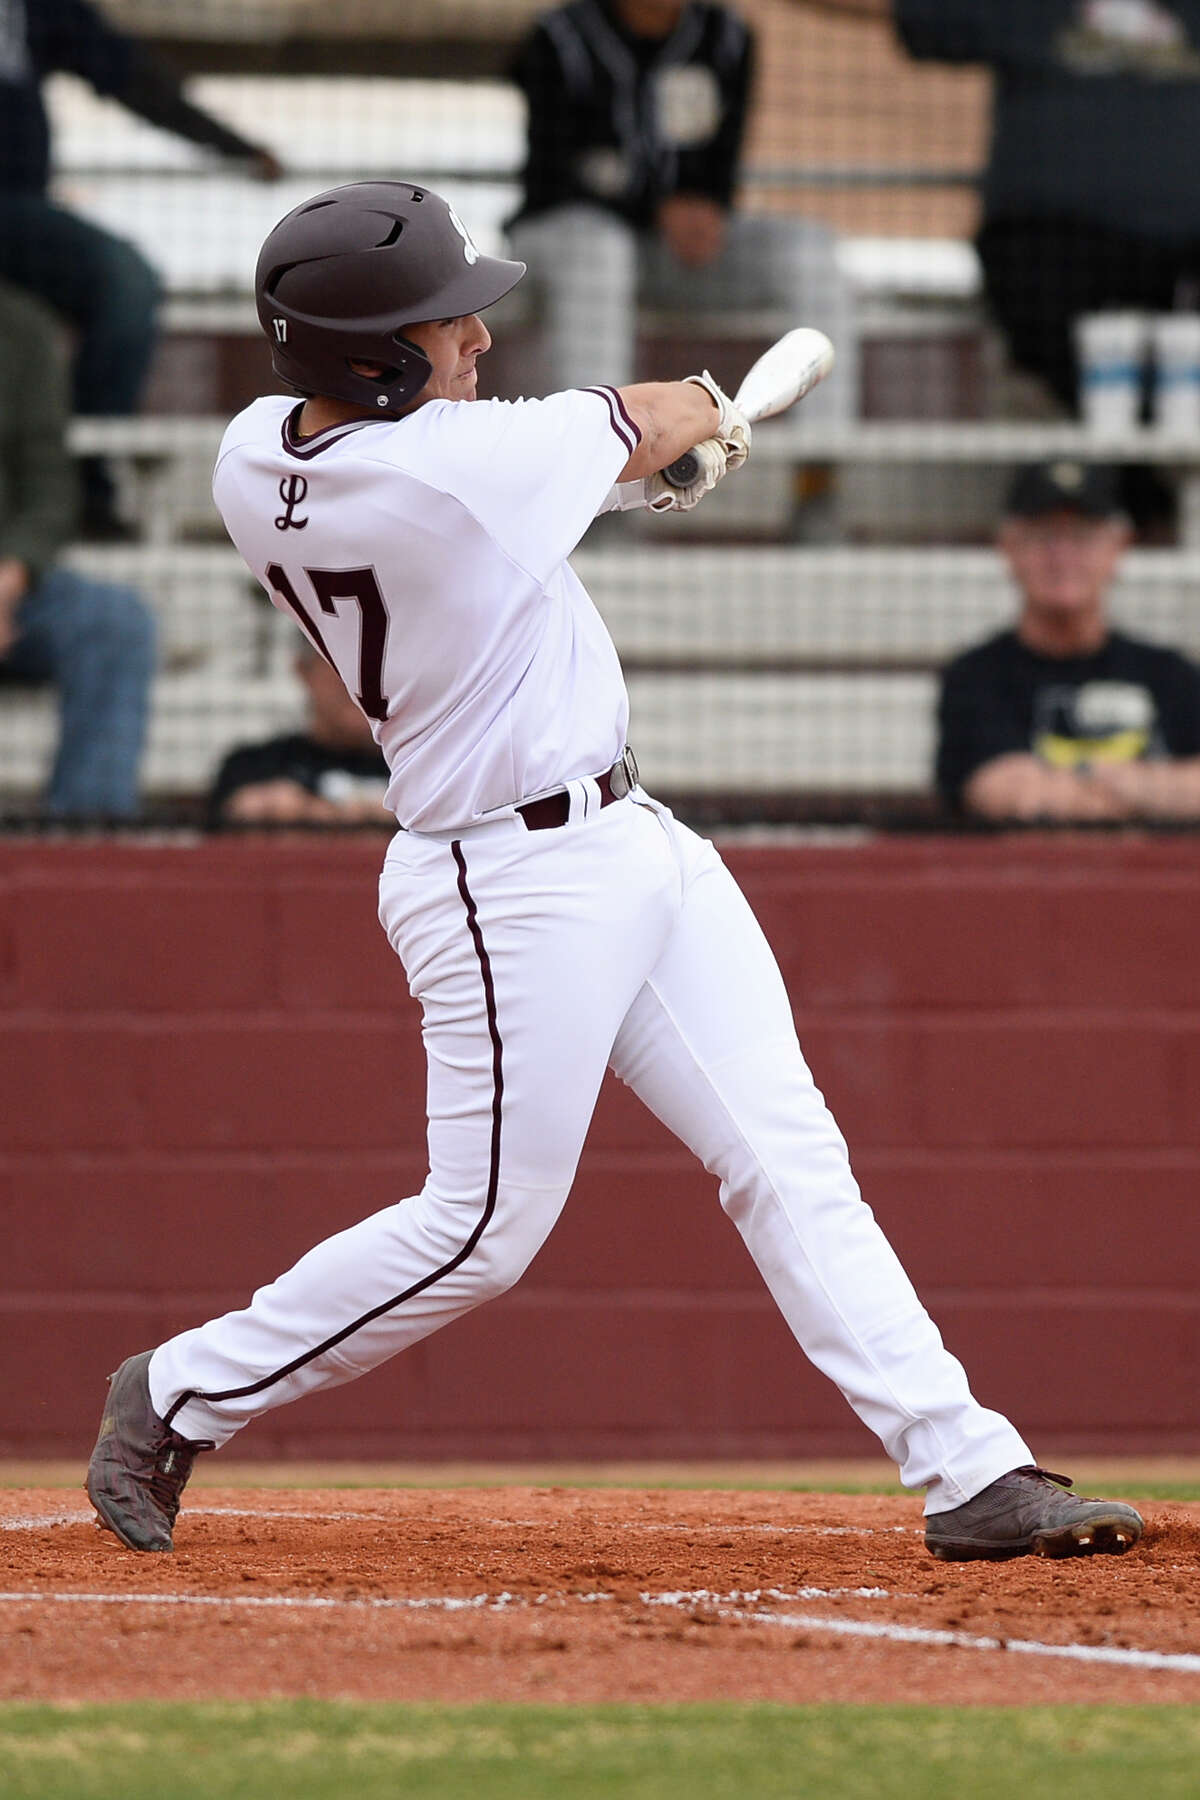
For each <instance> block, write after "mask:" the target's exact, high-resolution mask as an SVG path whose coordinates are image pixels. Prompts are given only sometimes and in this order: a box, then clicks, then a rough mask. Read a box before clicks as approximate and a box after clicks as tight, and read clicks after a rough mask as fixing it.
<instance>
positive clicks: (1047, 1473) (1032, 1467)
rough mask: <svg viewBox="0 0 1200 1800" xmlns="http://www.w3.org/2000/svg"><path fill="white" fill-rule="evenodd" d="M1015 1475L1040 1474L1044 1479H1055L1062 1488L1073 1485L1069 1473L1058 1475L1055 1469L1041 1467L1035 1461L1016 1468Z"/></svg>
mask: <svg viewBox="0 0 1200 1800" xmlns="http://www.w3.org/2000/svg"><path fill="white" fill-rule="evenodd" d="M1013 1474H1014V1475H1040V1476H1041V1478H1042V1480H1043V1481H1053V1482H1056V1483H1057V1485H1058V1486H1059V1487H1061V1488H1069V1487H1071V1486H1073V1485H1074V1484H1073V1482H1072V1479H1071V1477H1070V1476H1069V1475H1056V1474H1055V1473H1054V1471H1053V1469H1039V1468H1038V1467H1037V1465H1036V1464H1035V1463H1026V1464H1025V1466H1024V1467H1023V1468H1020V1469H1014V1470H1013Z"/></svg>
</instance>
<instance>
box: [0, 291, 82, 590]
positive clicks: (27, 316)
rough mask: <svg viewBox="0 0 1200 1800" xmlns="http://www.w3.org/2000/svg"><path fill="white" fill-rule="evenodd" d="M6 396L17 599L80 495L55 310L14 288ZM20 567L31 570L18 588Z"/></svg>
mask: <svg viewBox="0 0 1200 1800" xmlns="http://www.w3.org/2000/svg"><path fill="white" fill-rule="evenodd" d="M0 396H2V399H0V404H2V406H3V410H4V415H5V416H4V418H3V420H2V421H0V424H2V429H3V454H4V458H5V462H6V464H7V472H8V492H9V502H10V503H9V510H8V513H7V515H6V516H5V518H4V519H3V521H0V562H2V563H3V564H4V565H5V568H6V575H5V581H4V584H3V587H4V593H5V595H6V597H7V599H8V600H9V602H10V604H11V605H15V604H16V603H17V601H18V600H19V599H20V597H21V595H22V594H23V593H24V591H25V588H26V587H29V586H31V585H32V584H33V582H34V581H36V580H37V578H38V576H39V575H40V574H41V572H42V570H43V569H45V568H47V567H48V566H49V565H50V564H51V563H52V562H54V561H55V559H56V558H57V557H58V555H59V553H60V552H61V550H62V548H63V546H64V544H65V543H67V542H68V540H69V539H70V537H71V534H72V532H73V530H74V528H75V516H76V504H77V497H78V496H77V489H76V481H75V468H74V464H73V463H72V461H71V457H70V453H69V451H68V450H67V446H66V425H67V371H66V356H65V352H64V349H63V346H62V344H61V343H60V341H59V338H58V332H57V328H56V326H55V324H54V322H53V320H52V319H51V318H50V316H49V315H48V314H47V313H45V312H44V311H43V309H42V308H41V307H40V306H38V305H37V303H36V302H35V301H33V300H31V299H29V298H28V297H27V296H25V295H24V294H21V293H17V292H14V291H13V290H11V289H5V290H4V291H3V292H0ZM18 570H24V577H25V578H24V584H23V585H22V586H20V592H19V593H15V589H16V587H17V586H18V585H19V584H18V580H17V571H18Z"/></svg>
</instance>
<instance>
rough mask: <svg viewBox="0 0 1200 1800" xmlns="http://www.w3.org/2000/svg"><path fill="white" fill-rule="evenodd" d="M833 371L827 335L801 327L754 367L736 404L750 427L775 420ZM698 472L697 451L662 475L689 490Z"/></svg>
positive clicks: (680, 459) (742, 386) (737, 394)
mask: <svg viewBox="0 0 1200 1800" xmlns="http://www.w3.org/2000/svg"><path fill="white" fill-rule="evenodd" d="M832 367H833V345H832V344H831V343H830V341H829V339H828V338H827V337H826V336H825V333H824V332H823V331H815V330H814V329H813V328H812V327H811V326H809V325H798V326H797V327H796V329H795V330H794V331H788V332H785V333H784V335H783V337H781V338H780V339H779V340H778V342H777V343H774V344H772V345H771V348H770V349H769V350H764V351H763V353H762V355H761V356H760V357H759V359H758V361H757V362H755V363H752V364H751V366H750V368H749V369H748V370H747V372H746V375H745V377H744V378H743V381H742V385H741V386H740V387H739V388H738V391H737V393H736V394H735V395H734V397H733V403H734V405H735V406H736V407H737V409H738V411H739V412H741V413H743V414H744V415H745V417H746V418H747V419H748V420H749V422H750V424H751V425H753V424H756V423H757V421H758V420H759V419H770V418H773V417H774V415H775V414H776V413H781V412H786V411H787V409H788V407H789V406H794V405H795V404H796V402H797V400H803V398H804V396H805V394H810V393H811V392H812V390H813V388H815V387H816V385H817V383H818V382H819V381H824V379H825V377H826V376H827V375H828V373H829V371H830V369H832ZM699 472H700V462H699V458H698V457H697V455H696V453H695V451H693V450H685V451H684V453H683V455H682V456H678V457H676V459H675V461H674V462H673V463H671V464H670V465H669V466H668V467H667V468H665V469H664V470H663V471H662V474H663V479H664V480H665V481H667V482H669V483H670V485H671V486H672V487H676V488H686V487H690V486H691V484H692V482H694V481H695V479H696V477H697V475H698V474H699Z"/></svg>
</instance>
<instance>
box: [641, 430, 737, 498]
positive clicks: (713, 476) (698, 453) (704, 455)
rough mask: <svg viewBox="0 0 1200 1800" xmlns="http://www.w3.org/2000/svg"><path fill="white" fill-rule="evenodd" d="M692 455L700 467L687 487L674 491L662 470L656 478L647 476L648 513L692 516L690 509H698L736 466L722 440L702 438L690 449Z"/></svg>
mask: <svg viewBox="0 0 1200 1800" xmlns="http://www.w3.org/2000/svg"><path fill="white" fill-rule="evenodd" d="M691 453H692V455H693V456H694V457H695V459H696V462H697V463H698V465H699V467H698V470H697V473H696V475H695V477H694V478H693V480H691V481H690V482H689V483H688V485H687V486H686V487H675V486H674V485H673V484H672V483H671V482H669V481H668V480H667V476H666V472H665V470H662V469H660V470H659V471H658V473H657V474H656V475H647V477H646V482H645V487H646V505H647V506H648V507H649V508H650V510H651V512H691V510H692V508H693V506H699V504H700V502H701V500H703V498H704V496H705V494H707V493H708V492H709V490H710V489H711V488H715V487H716V485H717V483H718V481H720V479H721V477H722V475H724V474H726V473H727V471H728V470H729V469H731V468H734V467H735V466H736V465H735V464H734V463H733V462H732V461H731V460H730V457H729V452H728V451H727V449H726V447H725V440H724V439H723V438H716V437H711V438H705V440H704V442H703V443H702V444H693V445H692V452H691Z"/></svg>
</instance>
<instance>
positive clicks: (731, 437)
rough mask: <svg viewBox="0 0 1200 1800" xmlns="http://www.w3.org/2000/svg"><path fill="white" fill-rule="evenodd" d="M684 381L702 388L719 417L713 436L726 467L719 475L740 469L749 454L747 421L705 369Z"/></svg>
mask: <svg viewBox="0 0 1200 1800" xmlns="http://www.w3.org/2000/svg"><path fill="white" fill-rule="evenodd" d="M684 379H685V380H686V381H690V382H691V383H692V384H693V386H695V387H702V388H703V389H704V391H705V393H706V394H707V395H708V396H709V398H710V399H711V400H712V402H713V405H714V406H715V407H716V409H717V412H718V413H719V415H720V417H719V418H718V420H717V429H716V431H715V432H714V434H713V435H714V436H715V437H717V438H718V439H719V440H720V442H721V444H722V445H723V446H724V449H725V458H726V467H725V469H723V470H722V471H721V473H722V474H725V473H726V472H727V471H728V470H729V469H740V468H741V466H742V464H743V463H744V462H745V460H746V458H747V457H748V456H749V454H750V438H751V432H750V421H749V419H748V418H747V417H746V415H745V413H743V412H741V411H740V410H739V409H738V407H737V406H735V405H734V403H733V401H732V400H731V399H730V398H729V395H728V394H727V393H726V392H725V390H724V388H720V387H718V386H717V384H716V382H715V381H714V380H713V378H712V376H711V375H710V374H709V372H708V370H707V369H705V370H704V372H703V374H701V375H687V376H685V377H684ZM718 479H720V477H718ZM693 504H694V503H693Z"/></svg>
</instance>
